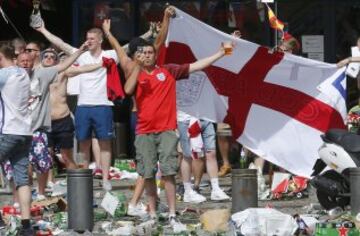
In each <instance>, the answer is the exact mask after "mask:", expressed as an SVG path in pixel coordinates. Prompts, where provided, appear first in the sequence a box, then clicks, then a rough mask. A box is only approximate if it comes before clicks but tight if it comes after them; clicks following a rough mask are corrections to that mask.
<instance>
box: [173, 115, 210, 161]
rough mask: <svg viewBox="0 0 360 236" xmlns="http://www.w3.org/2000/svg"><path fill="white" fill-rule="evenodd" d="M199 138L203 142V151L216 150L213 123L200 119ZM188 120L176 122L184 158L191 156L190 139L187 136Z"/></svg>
mask: <svg viewBox="0 0 360 236" xmlns="http://www.w3.org/2000/svg"><path fill="white" fill-rule="evenodd" d="M200 126H201V138H202V140H203V143H204V150H205V152H209V151H214V150H216V144H215V138H216V133H215V129H214V125H213V123H211V122H210V121H206V120H200ZM188 128H189V121H185V122H180V121H179V122H178V130H179V135H180V137H179V140H180V145H181V149H182V151H183V155H184V157H186V158H191V147H190V139H189V136H188Z"/></svg>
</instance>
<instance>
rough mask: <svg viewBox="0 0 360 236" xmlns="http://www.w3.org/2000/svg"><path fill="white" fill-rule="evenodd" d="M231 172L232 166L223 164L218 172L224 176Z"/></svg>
mask: <svg viewBox="0 0 360 236" xmlns="http://www.w3.org/2000/svg"><path fill="white" fill-rule="evenodd" d="M230 173H231V166H229V165H223V166H221V167H220V171H219V173H218V176H219V177H224V176H226V175H228V174H230Z"/></svg>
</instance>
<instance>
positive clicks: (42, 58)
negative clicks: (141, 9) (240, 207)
mask: <svg viewBox="0 0 360 236" xmlns="http://www.w3.org/2000/svg"><path fill="white" fill-rule="evenodd" d="M174 14H175V10H174V8H173V7H168V8H166V10H165V11H164V18H163V22H162V23H161V28H160V27H159V26H155V27H158V29H159V32H158V35H157V38H156V40H155V42H153V43H152V42H149V41H147V40H146V39H143V38H140V37H139V38H135V39H133V40H132V41H131V42H130V43H129V45H128V50H127V51H126V49H124V47H122V46H121V45H120V44H119V42H118V41H117V40H116V38H115V37H114V36H113V35H112V34H111V29H110V23H111V22H110V20H105V21H104V23H103V29H102V30H101V29H99V28H92V29H90V30H88V31H87V33H86V41H85V42H84V43H83V45H81V47H80V48H78V49H77V48H74V47H72V46H71V45H69V44H67V43H65V42H63V41H62V40H61V39H60V38H58V37H57V36H55V35H53V34H52V33H50V32H49V31H48V30H47V29H46V27H45V23H44V22H42V24H41V26H40V27H37V28H35V30H37V31H38V32H40V33H41V34H42V35H44V36H45V37H46V38H47V40H48V41H49V42H50V43H51V44H52V47H49V48H47V49H45V50H43V47H42V45H41V43H39V42H35V41H33V42H28V43H25V42H23V41H22V40H19V39H15V40H13V41H12V42H1V45H0V92H1V97H0V98H1V103H0V104H1V109H0V110H1V112H0V113H1V122H0V125H1V127H0V128H1V130H0V139H1V142H0V161H1V163H2V164H3V169H4V170H5V172H6V173H7V177H8V178H9V179H11V182H12V184H13V189H14V191H13V193H14V202H16V204H17V207H19V208H20V211H21V219H22V220H21V225H22V228H21V235H34V232H33V230H32V227H31V225H30V205H31V201H32V193H31V192H32V179H31V177H32V174H31V173H32V171H35V172H36V174H37V180H38V189H37V191H38V193H37V199H38V200H42V199H45V189H46V186H47V183H48V179H49V176H48V175H49V171H50V170H51V168H52V164H53V155H54V153H53V151H54V149H53V147H55V146H56V147H58V148H59V149H60V153H61V157H62V160H63V161H64V163H65V165H66V168H68V169H75V168H78V166H77V164H76V163H75V161H74V158H73V156H72V148H73V136H74V133H75V135H76V139H77V141H78V142H79V149H80V150H79V153H80V154H82V155H83V156H84V159H85V163H84V168H88V167H89V162H90V147H91V146H92V138H93V137H95V138H96V139H97V140H98V146H99V153H100V158H99V159H100V161H99V163H98V166H99V167H101V171H99V170H96V171H97V172H98V173H100V174H101V176H102V186H103V189H104V190H105V191H111V189H112V186H111V182H110V180H109V178H108V177H109V169H110V163H111V139H113V138H114V134H113V109H112V106H113V102H112V101H111V99H109V94H108V89H109V88H108V87H109V82H108V80H109V78H108V74H109V73H107V70H109V68H110V67H111V66H112V65H114V64H117V63H119V64H120V67H121V69H122V70H123V71H124V74H125V79H126V83H125V85H124V90H125V93H126V94H127V95H130V96H133V98H134V101H135V103H134V104H136V105H135V106H134V109H133V111H134V112H133V115H134V120H135V122H136V129H135V130H134V132H135V133H136V139H135V142H134V145H135V149H136V163H137V172H138V173H139V176H140V177H139V178H138V180H137V183H136V189H135V191H134V196H133V198H132V199H131V201H130V202H129V207H128V214H129V215H134V216H139V215H143V214H148V215H149V216H150V217H151V218H156V205H157V204H156V202H157V200H158V196H157V191H156V184H155V175H156V173H157V169H158V168H159V169H160V171H161V174H162V180H163V181H164V186H165V190H166V196H167V202H168V205H169V223H170V224H173V223H175V222H176V221H177V220H176V215H175V210H176V207H175V203H176V182H175V176H176V175H177V174H178V169H179V165H180V166H181V176H182V180H183V185H184V188H185V193H184V198H183V200H184V201H185V202H202V201H205V200H206V198H205V197H204V196H202V195H201V194H200V193H199V192H198V191H195V190H197V188H198V186H199V183H200V180H201V176H202V174H203V167H201V166H199V167H197V168H195V169H196V172H197V173H195V172H194V173H193V174H194V176H195V190H194V188H193V187H192V184H191V180H190V178H191V176H192V172H191V170H192V165H193V164H195V163H192V160H194V162H198V163H200V162H199V159H196V161H195V158H194V153H193V152H192V150H191V147H190V146H189V143H190V141H189V137H188V135H187V130H188V126H189V120H190V119H192V118H193V117H191V116H190V115H188V114H185V113H183V112H181V111H177V109H176V80H177V79H185V78H187V77H188V75H189V74H190V73H192V72H195V71H198V70H202V69H203V68H205V67H207V66H209V65H211V64H212V63H214V62H215V61H216V60H218V59H220V58H221V57H223V56H224V55H225V52H224V48H223V46H221V45H219V49H218V51H217V52H216V53H215V54H214V55H211V56H209V57H207V58H204V59H201V60H198V61H196V62H194V63H191V64H184V65H174V64H171V65H159V66H158V65H157V64H156V62H157V55H158V52H159V50H160V48H161V47H162V45H163V43H164V41H165V38H166V35H167V30H168V27H169V21H170V18H171V17H172V16H173V15H174ZM104 38H105V39H106V40H108V41H109V43H110V45H111V46H112V47H113V49H114V50H103V49H102V42H103V40H104ZM59 50H60V51H61V53H59V52H58V51H59ZM79 74H83V76H82V77H81V79H80V91H79V94H78V100H77V107H76V111H75V121H74V122H73V119H72V117H71V112H70V109H69V107H68V105H67V91H66V89H67V81H68V79H71V78H72V77H74V76H77V75H79ZM118 82H119V81H118ZM99 114H101V115H99ZM198 122H199V124H201V130H202V137H203V139H204V148H205V158H204V159H205V160H206V161H205V163H206V168H207V172H208V173H209V176H210V180H211V186H212V192H211V199H212V200H227V199H229V196H227V195H226V194H225V193H224V192H223V190H222V189H221V188H220V187H219V181H218V166H217V162H216V158H215V130H214V126H213V124H212V123H210V122H207V121H204V120H201V121H198ZM177 127H179V134H180V141H181V147H182V152H183V158H182V160H181V162H179V161H178V135H177V133H176V129H177ZM195 166H196V165H195ZM144 189H145V190H146V194H147V201H148V205H149V210H148V211H147V212H146V211H145V209H144V208H143V206H141V205H140V204H139V199H140V198H141V195H142V193H143V191H144Z"/></svg>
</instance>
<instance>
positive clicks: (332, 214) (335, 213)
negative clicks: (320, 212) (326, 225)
mask: <svg viewBox="0 0 360 236" xmlns="http://www.w3.org/2000/svg"><path fill="white" fill-rule="evenodd" d="M327 213H328V216H329V219H330V220H334V219H336V218H339V217H340V216H341V215H342V214H344V213H345V212H344V211H343V209H342V208H341V207H335V208H333V209H331V210H328V212H327Z"/></svg>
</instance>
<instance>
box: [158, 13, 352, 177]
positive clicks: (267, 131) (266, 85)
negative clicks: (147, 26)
mask: <svg viewBox="0 0 360 236" xmlns="http://www.w3.org/2000/svg"><path fill="white" fill-rule="evenodd" d="M176 14H177V16H176V17H175V18H173V19H171V22H170V27H169V32H168V37H167V41H166V50H165V53H164V54H163V56H164V57H165V58H164V59H165V63H177V64H182V63H191V62H194V61H196V60H198V59H201V58H204V57H207V56H209V55H212V54H214V53H215V52H216V51H217V50H219V48H220V45H221V43H222V42H225V41H229V40H232V41H235V43H236V47H235V48H234V51H233V53H232V55H229V56H224V57H223V58H221V59H220V60H218V61H217V62H215V63H214V64H213V65H212V66H210V67H208V68H206V69H204V70H203V71H200V72H196V73H192V74H191V75H190V77H189V79H185V80H181V81H178V82H177V106H178V109H179V110H182V111H184V112H187V113H188V114H190V115H193V116H195V117H198V118H204V119H208V120H210V121H213V122H225V123H228V124H230V126H231V130H232V134H233V137H234V138H235V139H236V140H237V141H238V142H239V143H241V144H243V145H244V146H246V147H247V148H249V149H250V150H251V151H252V152H254V153H255V154H257V155H258V156H260V157H262V158H265V159H266V160H268V161H270V162H272V163H274V164H276V165H278V166H280V167H283V168H284V169H286V170H288V171H290V172H292V173H294V174H297V175H300V176H305V177H309V176H310V174H311V171H312V166H313V164H314V163H315V160H316V159H317V158H318V154H317V150H318V148H319V147H320V146H321V143H322V141H321V138H320V135H321V134H323V133H324V132H326V131H327V130H328V129H330V128H345V125H344V119H345V116H346V109H345V99H344V91H345V89H346V87H345V74H344V69H340V70H339V69H337V68H336V65H332V64H327V63H323V62H319V61H315V60H310V59H306V58H302V57H298V56H295V55H291V54H284V53H280V52H271V51H269V49H268V48H266V47H263V46H259V45H257V44H255V43H252V42H248V41H245V40H243V39H235V38H233V37H232V36H230V35H228V34H226V33H223V32H221V31H219V30H217V29H215V28H212V27H211V26H209V25H207V24H205V23H203V22H201V21H199V20H197V19H195V18H193V17H191V16H190V15H188V14H186V13H185V12H183V11H181V10H179V9H176Z"/></svg>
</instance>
